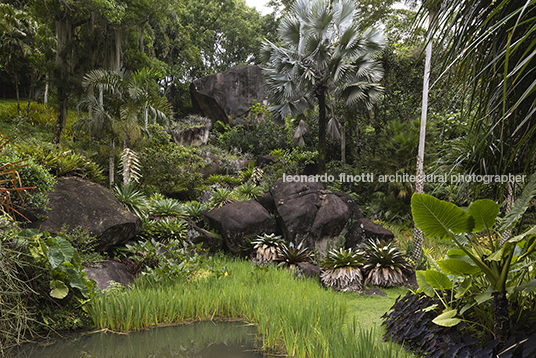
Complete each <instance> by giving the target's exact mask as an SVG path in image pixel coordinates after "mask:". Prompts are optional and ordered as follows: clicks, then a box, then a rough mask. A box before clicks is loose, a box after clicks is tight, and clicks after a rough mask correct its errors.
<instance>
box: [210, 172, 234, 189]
mask: <svg viewBox="0 0 536 358" xmlns="http://www.w3.org/2000/svg"><path fill="white" fill-rule="evenodd" d="M241 183H242V181H241V180H240V179H238V178H235V177H232V176H230V175H222V174H211V175H210V176H209V177H208V179H207V184H209V185H213V184H228V185H232V186H238V185H240V184H241Z"/></svg>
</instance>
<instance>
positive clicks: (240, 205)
mask: <svg viewBox="0 0 536 358" xmlns="http://www.w3.org/2000/svg"><path fill="white" fill-rule="evenodd" d="M49 200H50V201H49V204H48V206H49V210H47V211H46V212H45V213H42V214H45V215H46V219H45V220H42V221H39V220H37V221H34V222H32V223H31V224H30V227H34V228H38V229H40V230H42V231H44V230H47V231H48V232H50V233H51V234H57V233H59V232H60V231H62V229H63V228H64V227H65V226H66V227H67V228H75V227H81V228H82V229H87V230H88V231H89V234H90V235H92V236H95V237H96V238H97V239H98V242H99V243H98V246H97V251H99V252H104V251H107V250H109V249H110V248H112V247H114V246H118V245H122V244H125V243H126V242H128V241H130V240H132V239H133V238H134V237H135V236H136V235H137V233H138V232H139V230H140V229H141V225H142V222H141V220H140V218H139V217H137V216H136V215H134V214H133V213H131V212H130V211H129V210H127V209H126V208H125V207H124V205H123V204H121V203H120V202H119V201H118V200H117V199H116V197H115V196H114V195H113V193H112V192H111V191H110V190H108V189H107V188H105V187H103V186H101V185H99V184H96V183H93V182H90V181H88V180H85V179H82V178H78V177H64V178H58V182H57V184H56V185H55V187H54V191H52V192H51V193H50V194H49ZM203 221H204V222H205V226H208V227H210V228H212V229H215V230H216V231H217V232H218V233H219V234H220V235H221V238H219V237H217V236H215V235H213V234H212V233H210V232H209V231H207V230H205V229H203V228H201V227H199V226H197V225H195V224H193V223H189V224H188V239H190V240H191V241H192V242H194V243H203V244H204V245H205V247H207V248H210V249H211V250H212V251H217V250H220V249H223V250H225V251H228V252H231V253H234V254H240V253H241V249H242V247H244V245H245V244H246V243H247V242H248V241H249V240H251V239H253V238H255V237H256V236H257V235H260V234H264V233H266V234H271V233H275V234H277V235H283V237H284V238H285V239H286V240H288V241H292V242H295V243H298V242H302V241H303V242H304V243H305V245H306V246H307V247H309V248H310V249H316V250H317V251H318V252H319V253H320V255H325V254H326V248H327V247H328V243H329V242H331V243H333V244H334V243H336V242H337V241H338V240H339V236H340V235H341V234H342V235H344V237H345V238H346V246H347V247H356V246H360V245H361V244H362V243H364V242H366V241H367V240H368V239H383V240H391V239H393V237H394V236H393V234H392V233H391V232H390V231H388V230H386V229H385V228H383V227H381V226H380V225H378V224H375V223H374V222H372V221H370V220H367V219H365V218H363V214H362V210H361V208H360V207H359V206H358V205H357V204H356V203H355V201H354V200H353V199H352V198H351V197H350V196H349V195H348V194H345V193H332V192H330V191H328V190H326V187H325V185H324V184H323V183H321V182H314V183H295V182H292V183H289V182H284V181H283V180H280V181H278V182H276V183H275V184H274V185H273V186H272V187H271V189H270V191H269V192H268V193H266V195H264V196H262V197H259V198H258V199H257V200H252V201H241V202H234V203H231V204H227V205H225V206H223V207H221V208H218V209H215V210H211V211H205V212H203ZM100 266H101V267H100V268H108V269H109V268H111V269H112V271H118V270H119V273H117V275H119V276H122V275H124V272H123V271H124V270H123V269H121V268H117V267H116V266H118V265H117V264H115V263H114V264H103V265H100ZM87 271H88V272H94V271H97V272H100V271H99V267H93V268H91V267H90V268H88V269H87ZM114 274H116V273H114ZM100 275H102V274H101V273H94V274H93V273H92V274H91V276H92V277H99V276H100ZM97 281H98V282H99V280H97ZM100 281H102V280H100ZM104 286H106V285H104Z"/></svg>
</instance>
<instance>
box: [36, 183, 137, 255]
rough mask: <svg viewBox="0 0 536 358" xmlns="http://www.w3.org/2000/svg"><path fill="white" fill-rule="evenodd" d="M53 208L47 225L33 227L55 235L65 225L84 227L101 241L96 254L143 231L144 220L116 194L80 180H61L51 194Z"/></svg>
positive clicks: (50, 205) (48, 211)
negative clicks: (128, 208)
mask: <svg viewBox="0 0 536 358" xmlns="http://www.w3.org/2000/svg"><path fill="white" fill-rule="evenodd" d="M48 197H49V203H48V207H49V208H50V209H49V210H47V211H46V212H45V215H46V216H47V218H46V219H45V220H44V221H35V222H33V223H32V224H31V225H30V227H33V228H38V229H40V230H41V231H44V230H46V231H48V232H50V233H52V234H56V233H59V232H60V231H61V230H62V227H63V226H64V225H66V226H67V227H68V228H70V229H74V228H75V227H81V228H82V229H87V230H88V231H89V233H90V235H92V236H95V237H97V238H98V239H99V244H98V246H97V248H96V250H97V251H100V252H103V251H106V250H108V249H109V248H110V247H113V246H116V245H120V244H123V243H125V242H127V241H129V240H130V239H132V238H133V237H135V236H136V234H137V233H138V232H139V230H140V229H141V225H142V223H141V219H140V218H139V217H137V216H136V215H134V214H132V213H131V212H130V211H128V210H127V209H126V208H125V206H124V205H123V204H121V202H119V200H117V198H116V197H115V196H114V195H113V193H112V192H111V191H110V190H109V189H107V188H105V187H103V186H102V185H99V184H96V183H93V182H91V181H89V180H85V179H82V178H77V177H65V178H59V179H58V182H57V183H56V185H54V191H52V192H50V193H49V194H48Z"/></svg>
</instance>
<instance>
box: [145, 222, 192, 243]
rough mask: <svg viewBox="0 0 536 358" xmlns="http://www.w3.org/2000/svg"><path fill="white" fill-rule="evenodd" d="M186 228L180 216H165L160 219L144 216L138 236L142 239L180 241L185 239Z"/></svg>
mask: <svg viewBox="0 0 536 358" xmlns="http://www.w3.org/2000/svg"><path fill="white" fill-rule="evenodd" d="M186 229H187V225H186V223H185V222H184V221H183V220H181V219H180V218H171V217H166V218H163V219H160V220H154V219H148V218H144V219H143V225H142V228H141V230H140V232H139V233H138V237H139V238H140V239H142V240H153V239H154V240H157V241H161V242H169V241H170V240H179V241H182V240H184V239H186Z"/></svg>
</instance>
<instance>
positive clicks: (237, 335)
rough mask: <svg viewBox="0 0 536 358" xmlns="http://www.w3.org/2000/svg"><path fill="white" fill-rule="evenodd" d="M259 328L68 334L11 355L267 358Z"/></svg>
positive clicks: (219, 325) (235, 325) (202, 325)
mask: <svg viewBox="0 0 536 358" xmlns="http://www.w3.org/2000/svg"><path fill="white" fill-rule="evenodd" d="M256 336H257V329H256V328H255V327H254V326H252V325H249V324H247V323H245V322H210V321H206V322H195V323H191V324H184V325H177V326H168V327H156V328H151V329H148V330H144V331H139V332H130V333H128V334H117V333H110V332H107V333H106V332H84V333H68V334H64V335H62V337H58V336H56V337H55V338H50V339H48V340H44V341H41V342H39V343H37V344H36V343H32V344H25V345H23V346H22V347H20V348H18V349H17V350H14V351H12V352H11V354H10V355H8V356H9V357H20V358H22V357H24V358H33V357H35V358H38V357H39V358H43V357H53V358H78V357H79V358H89V357H91V358H108V357H110V358H112V357H113V358H146V357H151V358H168V357H177V358H209V357H210V358H265V357H267V356H265V355H263V354H260V353H259V352H258V351H257V350H256V349H255V345H254V340H255V337H256Z"/></svg>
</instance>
